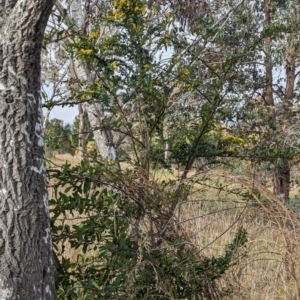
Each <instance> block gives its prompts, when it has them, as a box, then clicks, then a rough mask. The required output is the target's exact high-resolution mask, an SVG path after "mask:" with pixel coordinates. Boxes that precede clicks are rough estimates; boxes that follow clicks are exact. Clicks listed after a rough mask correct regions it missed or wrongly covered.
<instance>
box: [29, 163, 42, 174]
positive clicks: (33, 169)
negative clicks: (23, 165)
mask: <svg viewBox="0 0 300 300" xmlns="http://www.w3.org/2000/svg"><path fill="white" fill-rule="evenodd" d="M30 169H31V170H32V171H33V172H35V173H39V174H41V173H42V172H44V171H45V167H44V165H43V164H42V165H41V166H40V168H39V169H38V168H37V167H34V166H32V167H31V168H30Z"/></svg>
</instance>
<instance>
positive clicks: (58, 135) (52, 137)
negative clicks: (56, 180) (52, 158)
mask: <svg viewBox="0 0 300 300" xmlns="http://www.w3.org/2000/svg"><path fill="white" fill-rule="evenodd" d="M45 140H46V148H47V149H48V150H50V151H58V152H60V153H73V151H74V147H73V136H72V127H71V125H70V124H64V122H63V121H62V120H59V119H52V120H50V122H49V124H48V126H47V128H46V131H45Z"/></svg>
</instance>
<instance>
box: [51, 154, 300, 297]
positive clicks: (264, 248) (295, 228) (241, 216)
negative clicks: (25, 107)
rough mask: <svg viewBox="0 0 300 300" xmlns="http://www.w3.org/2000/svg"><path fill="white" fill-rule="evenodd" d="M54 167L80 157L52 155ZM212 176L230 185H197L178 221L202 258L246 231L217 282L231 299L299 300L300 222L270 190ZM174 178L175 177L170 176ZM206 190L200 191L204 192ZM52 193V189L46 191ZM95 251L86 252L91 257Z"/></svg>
mask: <svg viewBox="0 0 300 300" xmlns="http://www.w3.org/2000/svg"><path fill="white" fill-rule="evenodd" d="M51 160H53V161H54V163H55V164H56V165H58V166H59V165H62V164H63V163H64V162H65V161H68V162H69V163H71V164H73V163H76V162H78V161H79V160H78V158H76V157H72V156H71V155H67V154H63V155H61V154H59V155H58V154H56V155H55V157H54V158H52V159H51ZM155 176H157V177H158V178H159V177H161V179H159V180H167V179H170V176H171V175H169V174H168V173H167V172H162V173H161V174H159V173H157V174H156V175H155ZM209 176H210V177H213V178H216V179H218V180H222V181H223V182H228V186H229V188H228V190H227V191H226V189H224V191H223V192H221V193H220V192H217V191H216V189H213V188H208V187H207V186H203V187H201V186H200V185H197V192H195V193H194V194H193V195H192V197H191V199H190V201H189V202H188V203H185V204H183V205H182V206H181V209H180V216H179V220H180V222H181V225H182V226H183V228H185V230H186V232H187V235H188V236H189V239H190V241H192V243H193V244H194V245H195V246H196V247H197V248H198V249H199V252H201V254H202V255H204V256H207V257H211V256H215V257H218V256H220V255H223V254H224V249H225V247H226V245H228V244H230V243H231V242H232V240H233V238H234V234H235V233H236V232H237V230H238V228H239V227H240V226H243V227H244V228H245V229H246V230H247V232H248V242H247V244H246V246H245V247H244V248H243V249H241V250H240V251H239V253H236V261H235V263H236V264H235V265H234V266H233V267H232V268H231V269H230V270H229V271H228V272H227V273H226V276H224V278H223V279H222V281H221V283H222V285H223V286H224V287H225V288H226V289H230V290H231V291H232V292H231V294H230V296H229V297H228V298H227V299H232V300H240V299H245V300H248V299H249V300H277V299H278V300H279V299H282V300H285V299H287V300H300V221H299V217H298V214H297V213H295V212H293V211H292V210H291V209H289V208H286V207H284V206H283V205H282V204H281V202H280V200H279V199H278V198H277V197H275V196H274V195H273V194H272V193H271V192H270V190H269V189H267V188H265V187H264V186H262V185H261V184H259V183H258V182H254V181H253V180H251V179H249V178H247V177H245V176H244V177H243V176H233V175H229V174H226V173H220V172H212V173H211V174H209ZM172 179H173V178H172ZM234 185H236V186H238V187H240V188H243V189H245V190H247V191H248V192H249V193H252V194H253V193H254V191H255V192H259V194H260V195H263V197H264V198H263V199H264V200H261V198H259V197H258V196H255V195H256V194H257V193H256V194H255V193H254V194H253V198H254V200H253V202H252V203H251V204H253V203H255V204H256V206H253V205H250V204H249V203H248V204H246V203H245V202H241V201H238V198H237V197H235V196H232V195H230V193H229V192H228V191H229V190H230V188H232V187H233V186H234ZM203 191H204V192H203ZM50 194H51V191H50ZM80 217H85V216H80V215H74V216H67V219H66V220H61V221H59V222H62V223H64V222H66V223H67V224H68V225H73V224H77V223H79V222H80V221H81V219H78V218H80ZM62 243H63V244H64V246H65V253H64V255H65V257H66V258H70V259H71V260H73V261H75V260H76V259H77V257H78V255H80V254H81V249H80V248H79V249H76V250H74V249H73V248H72V247H71V246H70V244H69V243H68V241H63V242H62ZM93 254H94V253H93V252H92V250H91V252H90V255H93Z"/></svg>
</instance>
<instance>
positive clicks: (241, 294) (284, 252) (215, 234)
mask: <svg viewBox="0 0 300 300" xmlns="http://www.w3.org/2000/svg"><path fill="white" fill-rule="evenodd" d="M211 176H212V177H213V176H215V177H217V178H218V179H221V178H222V180H227V181H228V182H230V186H231V187H233V184H235V185H239V186H240V188H241V187H242V188H244V189H247V190H249V191H252V192H253V191H256V192H257V191H259V192H260V195H264V201H263V202H262V201H261V200H260V199H259V198H257V197H255V195H254V201H255V203H256V204H257V206H251V205H249V204H246V203H245V202H244V203H242V202H238V201H233V199H232V198H230V195H228V194H227V193H226V192H222V193H216V191H215V190H213V189H210V190H209V189H206V193H207V195H206V196H204V195H203V194H202V195H201V198H202V197H203V198H204V199H209V201H197V200H199V198H198V199H197V195H195V197H194V199H192V200H194V202H193V201H190V202H189V203H187V204H186V205H185V206H183V207H182V210H181V216H180V218H181V222H182V224H185V228H186V230H187V231H188V234H189V237H190V239H191V240H192V241H193V243H194V244H195V245H196V246H197V247H199V249H200V251H201V253H202V254H203V255H205V256H207V257H211V256H215V257H217V256H220V255H223V254H224V248H225V247H226V245H228V244H229V243H231V242H232V240H233V238H234V234H235V232H237V229H238V228H239V227H240V226H243V227H244V228H245V229H246V230H247V232H248V242H247V244H246V247H244V248H243V249H241V250H240V251H239V253H236V261H235V262H236V264H235V265H234V266H233V267H232V268H231V269H230V271H228V272H227V274H226V276H225V277H224V279H222V284H223V286H224V287H225V288H228V289H231V290H232V294H231V295H230V296H229V298H228V299H236V300H238V299H249V300H252V299H253V300H254V299H255V300H267V299H269V300H271V299H272V300H273V299H290V300H294V299H300V239H299V237H300V222H299V219H298V215H297V214H296V213H294V212H293V211H291V210H290V209H287V208H286V207H284V206H283V205H282V204H281V202H280V201H279V199H278V198H276V197H275V196H274V195H273V194H272V193H271V192H270V191H269V190H268V189H267V188H264V187H263V186H261V185H260V184H259V183H257V182H251V181H250V180H249V178H248V180H246V178H245V177H244V178H243V177H240V176H239V177H234V176H229V175H228V174H226V175H225V174H220V173H214V174H211ZM225 177H226V178H225ZM208 196H209V198H208ZM203 198H202V199H203ZM200 200H201V199H200ZM216 207H218V208H217V209H216ZM212 208H214V209H212ZM214 210H215V211H214Z"/></svg>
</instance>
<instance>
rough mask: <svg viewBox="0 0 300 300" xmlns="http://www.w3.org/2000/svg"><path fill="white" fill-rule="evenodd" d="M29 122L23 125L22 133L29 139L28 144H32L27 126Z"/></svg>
mask: <svg viewBox="0 0 300 300" xmlns="http://www.w3.org/2000/svg"><path fill="white" fill-rule="evenodd" d="M28 124H29V123H28V121H26V122H25V123H23V124H21V132H22V133H23V134H24V135H25V136H26V139H27V143H29V144H31V141H30V139H29V134H28V132H27V131H26V126H27V125H28Z"/></svg>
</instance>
